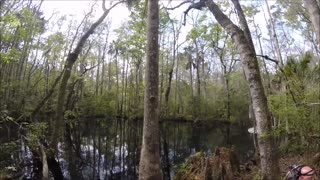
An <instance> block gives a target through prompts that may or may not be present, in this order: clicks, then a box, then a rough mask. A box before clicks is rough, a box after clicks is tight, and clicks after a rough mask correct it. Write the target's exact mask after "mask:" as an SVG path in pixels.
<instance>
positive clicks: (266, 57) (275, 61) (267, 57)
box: [257, 54, 279, 65]
mask: <svg viewBox="0 0 320 180" xmlns="http://www.w3.org/2000/svg"><path fill="white" fill-rule="evenodd" d="M257 56H259V57H262V58H264V59H266V60H269V61H272V62H274V63H276V64H277V65H278V64H279V62H278V61H277V60H274V59H271V58H270V57H269V56H267V55H259V54H257Z"/></svg>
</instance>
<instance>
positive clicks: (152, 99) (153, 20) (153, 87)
mask: <svg viewBox="0 0 320 180" xmlns="http://www.w3.org/2000/svg"><path fill="white" fill-rule="evenodd" d="M147 22H148V27H147V63H146V71H145V81H146V87H145V96H144V123H143V138H142V149H141V157H140V164H139V179H140V180H162V173H161V163H160V152H159V150H160V138H159V109H158V96H159V93H158V91H159V90H158V84H159V72H158V71H159V44H158V38H159V37H158V36H159V5H158V0H149V1H148V20H147Z"/></svg>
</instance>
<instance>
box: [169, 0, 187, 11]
mask: <svg viewBox="0 0 320 180" xmlns="http://www.w3.org/2000/svg"><path fill="white" fill-rule="evenodd" d="M187 3H192V0H186V1H184V2H182V3H180V4H179V5H178V6H176V7H171V8H165V9H167V10H175V9H177V8H179V7H180V6H182V5H184V4H187Z"/></svg>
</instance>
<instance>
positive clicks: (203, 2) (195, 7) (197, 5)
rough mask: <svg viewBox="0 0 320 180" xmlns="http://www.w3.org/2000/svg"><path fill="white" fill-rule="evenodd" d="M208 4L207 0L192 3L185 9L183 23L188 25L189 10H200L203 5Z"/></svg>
mask: <svg viewBox="0 0 320 180" xmlns="http://www.w3.org/2000/svg"><path fill="white" fill-rule="evenodd" d="M205 6H206V2H205V0H200V1H199V2H197V3H193V4H191V5H190V6H189V7H188V9H187V10H185V11H184V12H183V13H184V16H183V23H182V24H183V25H184V26H185V25H186V16H187V14H188V12H189V11H190V10H191V9H198V10H201V9H202V8H203V7H205Z"/></svg>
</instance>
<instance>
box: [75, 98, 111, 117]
mask: <svg viewBox="0 0 320 180" xmlns="http://www.w3.org/2000/svg"><path fill="white" fill-rule="evenodd" d="M115 97H116V96H115V95H114V94H113V93H105V94H103V95H100V96H93V95H92V94H91V95H86V96H85V97H84V98H83V99H82V100H81V101H80V102H79V106H78V107H79V109H80V112H79V114H80V115H82V116H96V115H104V116H107V117H115V116H116V115H117V112H116V109H117V107H116V104H117V101H116V99H115Z"/></svg>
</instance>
